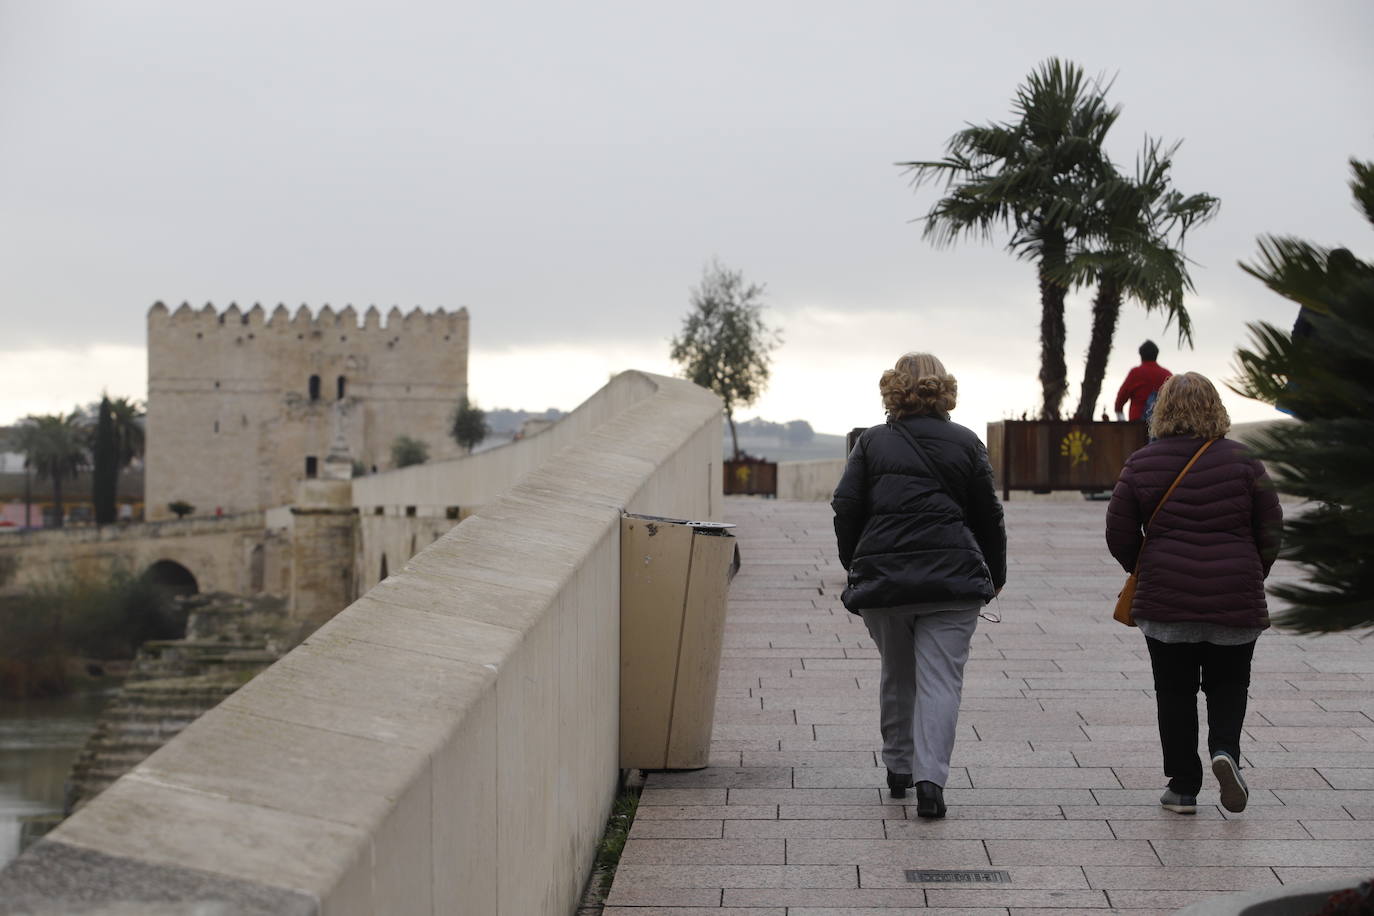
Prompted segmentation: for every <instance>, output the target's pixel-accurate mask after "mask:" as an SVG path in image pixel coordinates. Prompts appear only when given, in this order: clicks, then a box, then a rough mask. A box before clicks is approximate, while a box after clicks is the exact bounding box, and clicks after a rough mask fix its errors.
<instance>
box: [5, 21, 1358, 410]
mask: <svg viewBox="0 0 1374 916" xmlns="http://www.w3.org/2000/svg"><path fill="white" fill-rule="evenodd" d="M1371 37H1374V8H1372V7H1370V5H1369V4H1367V3H1361V2H1347V3H1341V2H1330V3H1319V4H1315V5H1314V4H1308V5H1305V6H1301V7H1299V6H1294V5H1292V4H1287V3H1277V2H1263V3H1209V4H1198V3H1159V4H1151V5H1150V6H1149V7H1148V8H1145V7H1131V8H1127V7H1113V6H1110V5H1108V6H1104V5H1102V4H1100V3H1091V4H1090V3H1086V2H1071V3H1057V4H1054V5H1053V6H1052V7H1049V8H1046V7H1043V6H1038V7H1037V6H1031V5H1027V4H1015V3H982V4H933V3H909V2H897V0H893V2H869V3H855V4H845V5H843V6H840V5H836V4H821V3H796V2H750V3H745V4H741V3H731V2H701V3H693V4H687V5H678V6H676V7H672V8H668V7H665V6H664V5H662V4H643V3H630V2H612V3H594V4H578V5H574V4H558V3H552V2H549V3H537V4H531V3H510V4H438V3H433V4H428V3H401V4H391V5H387V6H385V7H383V6H379V5H372V4H350V3H317V2H300V3H289V4H283V3H264V2H240V3H235V4H184V3H172V2H147V0H145V2H121V3H118V4H108V3H98V2H85V3H74V2H61V0H53V2H44V3H30V4H22V3H8V4H4V5H3V6H0V131H3V135H4V136H5V137H6V140H5V142H4V143H3V144H0V200H2V201H4V207H3V214H2V215H0V250H4V251H5V252H6V254H7V259H6V260H7V265H6V268H5V270H4V271H2V272H0V302H3V308H4V318H5V322H4V327H5V332H4V342H3V344H0V350H6V351H13V350H22V349H27V348H34V347H39V346H76V345H84V344H90V343H97V342H105V343H122V344H138V343H141V341H142V337H143V315H144V312H145V310H146V309H147V307H148V305H149V304H150V303H151V302H152V301H154V300H156V299H165V300H167V301H169V302H171V303H177V302H180V301H181V300H183V299H187V300H190V301H191V302H193V303H194V304H197V305H199V304H203V303H204V302H205V301H207V300H213V301H214V302H216V303H217V304H220V305H227V304H228V302H230V301H231V300H237V301H238V302H240V303H251V302H254V301H262V302H263V303H264V304H269V305H270V304H275V303H276V302H278V301H285V302H286V303H288V304H289V305H292V306H293V307H294V306H295V305H298V304H300V303H301V302H308V303H310V304H312V305H314V306H319V305H322V304H324V303H326V302H329V303H332V304H333V305H335V307H338V306H341V305H343V304H345V303H353V304H355V305H359V306H365V305H367V304H370V303H376V304H378V305H379V306H383V307H386V306H390V305H392V304H399V305H400V306H401V307H402V308H406V309H408V308H410V307H411V306H413V305H416V304H420V305H423V306H426V307H431V308H432V307H435V306H440V305H442V306H446V307H457V306H459V305H467V306H468V307H469V308H470V309H471V311H472V314H473V334H474V345H477V346H486V347H489V348H492V347H501V346H510V345H516V344H554V343H557V344H577V345H582V346H588V347H594V346H595V345H596V342H597V341H598V340H600V339H603V338H606V337H608V336H613V337H614V338H616V339H617V340H625V339H637V340H642V341H644V342H645V346H646V347H659V346H660V345H662V346H666V344H663V343H662V342H664V341H666V339H667V338H668V337H669V336H671V334H672V333H673V332H674V331H675V330H676V328H677V325H678V322H679V320H680V316H681V314H682V312H683V311H684V309H685V307H686V297H687V288H688V286H689V285H690V284H692V283H693V282H694V281H695V280H696V279H697V277H698V275H699V272H700V269H701V266H702V264H703V262H705V261H706V260H707V259H708V258H710V257H712V256H719V257H720V258H722V259H723V260H725V261H726V262H727V263H730V264H731V265H734V266H737V267H740V268H742V269H743V270H744V271H745V272H746V274H747V275H749V276H750V277H751V278H754V279H758V280H761V281H766V282H767V283H768V284H769V289H770V292H771V295H772V297H773V301H774V303H775V304H776V305H777V306H779V308H780V309H783V310H786V309H795V308H800V307H802V306H804V305H817V306H824V307H828V308H834V309H845V308H866V309H876V310H890V311H901V310H903V309H921V308H928V307H933V306H934V305H937V304H938V305H942V306H952V307H955V308H956V309H957V310H958V312H959V314H961V315H962V316H963V319H964V320H977V321H983V322H997V323H999V324H1002V325H1004V324H1005V323H1006V321H1007V320H1008V318H1009V317H1010V316H1012V315H1021V317H1022V318H1024V322H1023V324H1024V327H1025V329H1028V331H1027V333H1028V334H1030V335H1031V336H1030V339H1029V340H1028V341H1027V345H1028V346H1031V347H1033V346H1034V344H1033V328H1034V326H1035V314H1036V313H1035V309H1036V303H1035V295H1034V286H1033V281H1032V280H1031V278H1030V274H1029V272H1028V268H1027V267H1026V266H1025V265H1023V264H1018V263H1016V262H1014V261H1013V260H1012V259H1011V258H1009V257H1008V256H1006V255H1004V254H1002V253H1001V252H999V251H997V250H995V249H992V248H979V247H977V246H971V247H968V248H966V249H960V250H957V251H954V252H939V251H935V250H933V249H931V248H930V247H929V246H927V245H925V244H924V243H923V242H922V241H921V240H920V237H919V236H920V232H919V226H917V225H914V224H912V223H911V222H910V220H912V219H913V218H915V217H917V216H919V215H921V214H922V213H924V211H925V209H926V207H927V206H928V205H929V203H930V202H931V200H932V196H933V192H929V191H927V192H926V193H924V194H922V195H920V196H914V195H913V194H912V193H911V192H910V191H909V189H908V188H907V187H906V185H905V182H904V180H903V178H902V177H901V175H900V174H899V172H898V170H897V169H896V168H894V167H893V165H892V163H893V162H894V161H897V160H900V159H904V158H913V157H933V156H936V155H938V154H939V152H940V151H941V148H942V145H943V142H944V140H945V139H946V138H947V137H948V136H949V135H950V134H951V133H952V132H953V131H955V130H957V129H958V128H959V127H960V126H961V125H962V124H963V122H965V121H970V120H971V121H984V120H990V119H1000V118H1004V117H1007V116H1008V100H1009V98H1010V96H1011V93H1012V91H1013V89H1014V87H1015V85H1016V84H1017V83H1018V82H1019V81H1020V80H1021V79H1022V78H1023V77H1024V76H1025V74H1026V73H1027V72H1028V71H1029V70H1030V69H1031V68H1032V67H1033V66H1034V65H1035V64H1036V63H1037V62H1038V61H1039V60H1041V59H1043V58H1044V57H1046V56H1049V55H1052V54H1058V55H1062V56H1066V57H1070V58H1073V59H1075V60H1078V61H1079V62H1081V63H1082V64H1083V65H1084V66H1085V67H1087V68H1088V69H1089V70H1090V71H1092V72H1097V71H1102V72H1105V73H1107V74H1108V75H1109V76H1110V75H1113V74H1114V75H1115V78H1116V83H1115V86H1114V88H1113V91H1112V98H1113V99H1114V100H1115V101H1117V102H1120V103H1121V104H1122V105H1124V108H1125V114H1124V116H1123V118H1122V120H1121V122H1120V123H1119V124H1118V126H1117V128H1116V131H1115V137H1114V139H1113V144H1112V150H1113V153H1114V155H1115V156H1116V158H1118V160H1120V161H1121V162H1123V163H1129V162H1130V161H1131V159H1132V158H1133V156H1134V152H1135V150H1136V149H1137V148H1138V146H1139V144H1140V141H1141V139H1142V137H1143V136H1144V135H1145V134H1146V133H1147V132H1148V133H1150V134H1154V135H1163V136H1165V137H1167V138H1172V139H1180V138H1181V139H1185V140H1186V142H1185V144H1184V146H1183V148H1182V150H1181V152H1180V153H1179V155H1178V159H1177V173H1176V180H1177V182H1178V184H1179V185H1180V186H1181V187H1182V188H1183V189H1185V190H1189V191H1208V192H1210V193H1213V194H1216V195H1218V196H1220V197H1221V198H1222V201H1223V206H1222V211H1221V216H1220V217H1219V218H1218V219H1217V220H1216V221H1215V223H1214V224H1212V225H1209V226H1207V227H1205V228H1203V229H1201V230H1199V231H1198V233H1197V234H1196V236H1195V241H1194V244H1193V245H1192V247H1191V248H1190V253H1191V254H1192V256H1193V257H1194V258H1195V259H1196V260H1197V261H1198V262H1199V268H1198V269H1197V270H1196V272H1195V279H1196V280H1197V283H1198V287H1199V292H1200V294H1201V296H1202V297H1203V298H1204V299H1205V300H1206V301H1207V303H1210V305H1208V306H1207V308H1210V309H1212V310H1213V311H1212V312H1207V311H1206V310H1205V309H1204V311H1203V312H1202V313H1200V315H1199V317H1200V319H1201V320H1200V321H1199V329H1200V331H1203V332H1205V333H1211V334H1213V335H1214V337H1217V338H1224V342H1222V343H1220V344H1219V343H1218V341H1217V340H1209V341H1206V345H1207V346H1208V347H1210V348H1213V349H1216V350H1218V352H1221V351H1229V350H1230V349H1231V348H1233V347H1234V345H1235V344H1236V343H1237V342H1238V341H1239V339H1240V338H1241V337H1242V336H1243V328H1242V326H1243V322H1244V321H1245V320H1250V319H1253V318H1269V319H1273V320H1278V321H1284V320H1286V317H1287V316H1288V315H1289V313H1290V310H1289V309H1288V307H1287V306H1286V304H1285V303H1283V302H1282V301H1281V300H1278V299H1277V298H1276V297H1274V296H1272V295H1270V294H1269V293H1267V291H1265V290H1263V289H1262V288H1261V287H1260V286H1259V285H1258V284H1257V283H1255V282H1254V281H1253V280H1250V279H1249V278H1248V277H1245V276H1244V275H1243V274H1241V272H1240V271H1239V270H1237V269H1236V268H1235V266H1234V265H1235V262H1236V261H1237V260H1238V259H1242V258H1248V257H1250V256H1251V254H1252V253H1253V251H1254V240H1255V237H1256V236H1257V235H1258V234H1260V233H1263V232H1284V233H1292V234H1298V235H1303V236H1308V237H1312V238H1315V239H1319V240H1327V241H1331V242H1336V241H1344V242H1346V243H1348V244H1354V245H1357V246H1358V245H1367V244H1368V239H1367V238H1366V237H1365V234H1364V229H1363V227H1362V226H1361V224H1360V222H1359V220H1358V219H1357V217H1356V216H1355V214H1354V212H1353V210H1352V209H1351V207H1350V206H1349V202H1348V201H1349V198H1348V193H1347V192H1346V189H1345V181H1346V168H1345V165H1344V163H1345V160H1346V158H1347V157H1348V156H1350V155H1352V154H1354V155H1363V156H1372V155H1374V128H1371V125H1370V122H1369V120H1368V117H1367V114H1368V112H1369V111H1371V110H1374V64H1371V58H1370V57H1369V55H1368V51H1367V47H1368V42H1369V39H1370V38H1371ZM990 308H995V309H996V311H991V312H990V311H986V310H987V309H990ZM980 309H981V310H985V311H984V312H983V313H982V317H981V318H979V317H978V314H979V310H980ZM1077 319H1078V321H1079V322H1080V323H1082V322H1084V321H1085V319H1084V317H1083V315H1081V314H1080V315H1078V316H1077ZM1072 320H1074V319H1073V318H1072V317H1071V321H1072ZM1000 330H1002V331H1003V332H1004V333H1006V329H1005V327H1002V328H1000ZM1011 330H1012V336H1013V337H1014V336H1015V335H1016V334H1018V333H1020V331H1021V329H1020V328H1013V329H1011ZM1157 333H1158V335H1159V336H1161V337H1162V336H1163V332H1162V330H1157ZM1122 347H1126V344H1125V342H1123V343H1122ZM1126 349H1127V350H1133V345H1131V346H1130V347H1126ZM1071 359H1072V354H1071ZM1072 366H1073V363H1072V362H1071V367H1072ZM1073 371H1074V370H1073V369H1072V368H1071V373H1072V372H1073ZM565 406H569V405H565Z"/></svg>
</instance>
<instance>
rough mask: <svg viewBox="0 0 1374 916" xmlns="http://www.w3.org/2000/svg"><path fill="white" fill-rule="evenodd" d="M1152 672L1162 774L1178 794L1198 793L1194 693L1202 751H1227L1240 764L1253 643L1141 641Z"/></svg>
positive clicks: (1199, 774) (1199, 777)
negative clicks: (1202, 715) (1200, 696)
mask: <svg viewBox="0 0 1374 916" xmlns="http://www.w3.org/2000/svg"><path fill="white" fill-rule="evenodd" d="M1145 644H1146V645H1147V646H1149V649H1150V666H1151V667H1152V668H1153V669H1154V677H1155V705H1156V706H1157V707H1158V711H1159V743H1160V745H1161V747H1162V748H1163V751H1164V775H1165V776H1168V777H1169V788H1171V789H1173V790H1174V791H1175V792H1177V793H1178V794H1180V795H1197V794H1198V792H1199V790H1201V789H1202V761H1201V760H1199V759H1198V755H1197V738H1198V735H1197V729H1198V722H1197V691H1198V687H1199V686H1201V687H1202V692H1203V693H1204V694H1205V695H1206V697H1207V750H1208V753H1209V754H1215V753H1216V752H1217V751H1226V752H1227V753H1228V754H1230V755H1231V756H1232V757H1233V758H1234V759H1235V760H1236V762H1237V764H1238V765H1239V762H1240V731H1241V728H1242V727H1243V726H1244V724H1245V700H1246V695H1247V693H1248V691H1249V689H1250V660H1251V659H1252V658H1254V655H1255V643H1254V642H1248V643H1242V644H1241V645H1238V646H1218V645H1213V644H1212V643H1209V642H1175V643H1166V642H1160V641H1159V640H1157V639H1150V638H1149V637H1148V636H1147V637H1145Z"/></svg>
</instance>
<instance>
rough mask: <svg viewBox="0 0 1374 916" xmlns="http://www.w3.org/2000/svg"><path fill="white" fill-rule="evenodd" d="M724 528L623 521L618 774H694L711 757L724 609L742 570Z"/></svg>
mask: <svg viewBox="0 0 1374 916" xmlns="http://www.w3.org/2000/svg"><path fill="white" fill-rule="evenodd" d="M733 527H734V525H729V524H724V523H721V522H690V521H683V520H681V519H672V518H658V517H655V516H652V515H629V514H626V515H624V516H622V518H621V520H620V766H621V768H622V769H641V770H690V769H700V768H701V767H704V766H706V763H707V760H708V758H709V757H710V753H711V726H712V724H713V722H714V719H715V705H716V686H717V684H718V683H719V680H720V649H721V642H722V640H723V637H724V633H725V601H726V593H727V592H728V590H729V587H730V580H731V579H732V578H734V574H735V572H736V570H738V569H739V551H738V549H737V548H736V542H735V536H734V535H732V534H731V533H730V532H729V530H728V529H730V528H733Z"/></svg>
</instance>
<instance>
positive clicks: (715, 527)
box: [625, 512, 735, 534]
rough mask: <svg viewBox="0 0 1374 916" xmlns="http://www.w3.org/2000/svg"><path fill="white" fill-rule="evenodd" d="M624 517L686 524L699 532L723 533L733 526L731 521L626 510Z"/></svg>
mask: <svg viewBox="0 0 1374 916" xmlns="http://www.w3.org/2000/svg"><path fill="white" fill-rule="evenodd" d="M625 517H626V518H637V519H643V520H644V521H646V522H656V523H658V524H661V525H686V526H687V527H688V528H695V529H696V530H697V531H698V532H700V533H701V534H724V533H725V532H726V531H728V530H729V529H731V528H733V527H735V525H734V523H733V522H697V521H691V520H690V519H685V518H666V517H664V516H662V515H640V514H639V513H637V512H626V513H625Z"/></svg>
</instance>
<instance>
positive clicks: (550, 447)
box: [353, 372, 655, 518]
mask: <svg viewBox="0 0 1374 916" xmlns="http://www.w3.org/2000/svg"><path fill="white" fill-rule="evenodd" d="M654 390H655V388H654V383H653V382H652V381H650V380H649V376H647V375H644V374H641V373H637V372H626V373H622V374H621V375H619V376H617V377H616V379H615V382H614V383H613V384H609V385H606V386H605V387H604V388H602V389H601V390H600V391H598V392H597V393H596V394H594V395H592V396H591V397H590V398H588V399H587V400H586V401H585V402H583V403H582V404H581V406H579V407H578V408H577V409H576V410H574V411H573V412H572V413H570V414H568V415H567V416H565V417H563V418H562V419H560V420H559V421H558V422H557V423H555V424H554V425H553V426H551V427H549V428H548V429H546V430H544V431H543V432H541V433H538V434H536V435H533V436H530V437H529V438H526V439H520V440H517V441H515V442H511V443H508V444H506V445H502V446H499V447H497V448H494V449H490V450H488V451H485V452H478V453H477V454H475V455H467V456H464V457H462V458H450V459H448V460H446V461H431V462H427V463H425V464H420V465H413V466H411V467H407V468H399V469H397V470H394V471H385V472H383V473H381V474H372V475H369V476H365V477H355V478H354V479H353V505H355V506H357V507H358V509H359V511H360V513H361V514H362V515H364V516H368V515H371V514H372V513H373V512H374V510H375V509H376V507H378V506H381V507H383V509H384V511H385V513H386V514H403V513H404V509H405V508H406V507H411V506H413V507H415V511H416V514H417V515H420V516H426V515H430V516H433V515H438V516H439V517H441V518H442V517H443V515H444V513H445V510H447V509H449V508H452V507H459V508H460V509H462V508H469V509H470V508H472V507H475V506H480V505H483V504H485V503H486V502H487V500H489V499H491V498H492V497H493V496H495V495H496V494H498V493H504V492H506V491H507V490H509V489H510V488H511V486H512V485H513V484H514V483H515V482H516V481H517V480H519V479H520V478H521V477H523V476H524V475H525V474H528V473H529V472H530V471H532V470H534V469H535V468H537V467H539V466H540V465H542V464H543V463H544V462H546V461H548V460H549V458H550V457H552V456H553V455H554V453H556V452H558V451H559V450H560V449H563V448H566V447H568V446H569V445H572V444H573V443H575V442H578V441H580V440H581V439H582V438H583V437H584V436H586V435H587V434H588V433H589V432H591V431H592V430H594V429H596V428H597V427H598V426H600V425H601V424H603V423H605V422H607V421H608V420H610V419H611V418H612V417H615V416H617V415H619V414H620V413H622V412H623V411H625V410H626V409H628V408H629V407H631V406H632V405H634V404H635V403H637V402H638V401H640V400H641V399H643V398H645V397H649V396H651V395H653V393H654Z"/></svg>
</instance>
